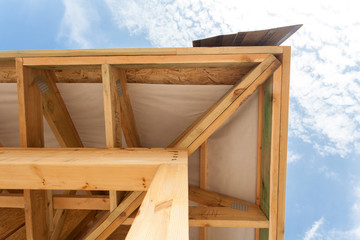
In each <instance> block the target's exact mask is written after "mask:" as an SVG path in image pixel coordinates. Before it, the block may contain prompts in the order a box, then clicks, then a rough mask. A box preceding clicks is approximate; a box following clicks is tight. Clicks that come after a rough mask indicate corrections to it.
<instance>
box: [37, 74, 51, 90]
mask: <svg viewBox="0 0 360 240" xmlns="http://www.w3.org/2000/svg"><path fill="white" fill-rule="evenodd" d="M34 82H35V84H36V85H37V86H38V88H39V89H40V92H41V93H46V92H47V91H49V86H48V85H47V83H46V81H45V80H44V78H43V77H42V76H39V77H37V78H35V80H34Z"/></svg>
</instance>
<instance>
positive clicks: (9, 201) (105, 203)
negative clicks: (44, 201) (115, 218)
mask: <svg viewBox="0 0 360 240" xmlns="http://www.w3.org/2000/svg"><path fill="white" fill-rule="evenodd" d="M109 204H110V203H109V196H107V195H91V196H86V195H70V194H56V195H53V206H54V209H58V210H60V209H73V210H74V209H78V210H109V209H110V208H109V206H110V205H109ZM0 208H24V195H23V194H20V193H16V194H9V193H6V194H0Z"/></svg>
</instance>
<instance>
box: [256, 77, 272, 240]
mask: <svg viewBox="0 0 360 240" xmlns="http://www.w3.org/2000/svg"><path fill="white" fill-rule="evenodd" d="M261 90H262V99H263V104H262V105H263V113H262V121H263V124H262V127H261V132H262V133H261V135H262V141H261V142H262V144H261V174H260V181H261V191H260V192H261V194H260V209H261V210H262V211H263V213H264V214H265V216H266V217H267V218H268V219H269V212H270V202H269V198H270V152H271V125H272V94H273V78H272V77H270V78H269V79H268V80H267V81H266V82H265V83H264V84H263V86H262V88H261ZM259 239H260V240H268V239H269V229H260V230H259Z"/></svg>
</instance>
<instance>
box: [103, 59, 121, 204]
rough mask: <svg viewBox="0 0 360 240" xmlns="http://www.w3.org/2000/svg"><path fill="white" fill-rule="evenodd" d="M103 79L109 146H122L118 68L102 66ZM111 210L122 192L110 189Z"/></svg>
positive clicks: (106, 135)
mask: <svg viewBox="0 0 360 240" xmlns="http://www.w3.org/2000/svg"><path fill="white" fill-rule="evenodd" d="M101 71H102V79H103V97H104V116H105V137H106V146H107V147H108V148H115V147H121V139H122V134H121V117H120V111H121V110H120V103H119V96H118V90H117V87H116V81H117V79H118V72H117V69H115V68H114V67H112V66H111V65H109V64H103V65H102V66H101ZM109 197H110V211H113V210H114V209H115V208H116V207H117V206H118V204H119V203H120V200H121V197H122V194H121V192H117V191H110V192H109Z"/></svg>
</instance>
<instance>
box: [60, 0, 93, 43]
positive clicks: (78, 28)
mask: <svg viewBox="0 0 360 240" xmlns="http://www.w3.org/2000/svg"><path fill="white" fill-rule="evenodd" d="M63 4H64V6H65V12H64V16H63V19H62V22H61V29H60V33H59V38H60V39H61V40H63V39H65V40H66V41H67V44H68V45H69V46H71V47H75V48H91V47H92V42H93V39H92V38H91V37H89V34H90V32H91V28H92V23H93V22H96V21H97V19H98V18H99V16H98V13H97V11H96V10H95V8H93V7H92V6H91V5H90V3H89V1H86V0H75V1H74V0H63Z"/></svg>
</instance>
